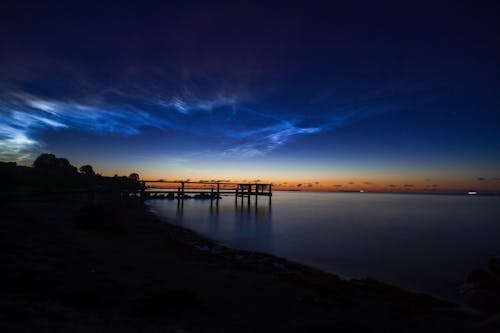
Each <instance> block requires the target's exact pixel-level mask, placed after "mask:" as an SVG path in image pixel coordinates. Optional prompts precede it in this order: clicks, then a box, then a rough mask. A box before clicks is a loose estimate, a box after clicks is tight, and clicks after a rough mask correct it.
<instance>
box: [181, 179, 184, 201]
mask: <svg viewBox="0 0 500 333" xmlns="http://www.w3.org/2000/svg"><path fill="white" fill-rule="evenodd" d="M181 194H182V201H184V182H181Z"/></svg>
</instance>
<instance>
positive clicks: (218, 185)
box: [216, 184, 220, 206]
mask: <svg viewBox="0 0 500 333" xmlns="http://www.w3.org/2000/svg"><path fill="white" fill-rule="evenodd" d="M219 193H220V184H217V201H216V203H217V206H219Z"/></svg>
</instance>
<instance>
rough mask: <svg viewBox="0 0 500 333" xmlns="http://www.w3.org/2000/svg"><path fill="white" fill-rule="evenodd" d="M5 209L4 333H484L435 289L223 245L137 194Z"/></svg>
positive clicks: (1, 250)
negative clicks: (341, 274) (345, 276)
mask: <svg viewBox="0 0 500 333" xmlns="http://www.w3.org/2000/svg"><path fill="white" fill-rule="evenodd" d="M0 208H1V213H0V221H1V222H0V265H1V274H0V293H1V294H0V331H1V332H108V331H119V332H264V331H265V332H322V331H328V332H481V331H484V330H486V329H485V328H484V327H482V326H480V323H481V322H482V320H483V318H481V317H479V316H476V315H472V314H471V313H469V312H467V311H463V310H460V309H459V308H458V307H456V306H454V305H452V304H448V303H445V302H442V301H438V300H436V299H434V298H432V297H430V296H426V295H422V294H414V293H410V292H407V291H404V290H400V289H397V288H393V287H390V286H387V285H383V284H380V283H377V282H375V281H371V280H363V281H361V280H357V281H352V280H351V281H345V280H341V279H339V278H337V277H336V276H334V275H331V274H326V273H323V272H320V271H317V270H314V269H311V268H307V267H304V266H302V265H298V264H294V263H291V262H288V261H285V260H282V259H279V258H276V257H273V256H269V255H264V254H259V253H251V252H245V251H237V250H232V249H228V248H226V247H223V246H220V245H217V244H215V243H213V242H210V241H208V240H206V239H203V238H202V237H199V236H197V235H196V234H194V233H192V232H189V231H186V230H184V229H181V228H178V227H174V226H171V225H167V224H165V223H163V222H161V221H159V220H158V219H157V218H156V217H155V216H153V215H152V214H150V213H149V212H148V211H147V208H146V207H145V206H144V204H143V203H142V202H140V201H139V200H132V199H126V200H110V199H101V200H99V201H98V202H97V203H95V204H93V205H90V206H89V205H87V204H86V203H85V201H84V200H83V199H77V198H73V199H68V198H64V199H63V198H47V197H45V198H43V197H38V198H33V197H32V198H24V199H15V200H13V199H11V200H3V201H2V202H1V203H0ZM486 331H488V330H486Z"/></svg>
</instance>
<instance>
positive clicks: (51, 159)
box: [33, 154, 78, 174]
mask: <svg viewBox="0 0 500 333" xmlns="http://www.w3.org/2000/svg"><path fill="white" fill-rule="evenodd" d="M33 166H34V167H35V169H37V170H41V171H44V172H51V173H52V172H57V173H64V174H76V173H77V172H78V169H77V168H76V167H74V166H72V165H71V164H70V163H69V161H68V160H67V159H66V158H57V157H56V156H55V155H54V154H41V155H40V156H38V157H37V158H36V160H35V162H33Z"/></svg>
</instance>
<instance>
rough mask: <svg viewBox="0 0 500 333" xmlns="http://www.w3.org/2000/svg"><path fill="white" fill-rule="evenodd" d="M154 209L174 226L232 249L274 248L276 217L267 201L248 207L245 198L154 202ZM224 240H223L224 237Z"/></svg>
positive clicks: (152, 206) (151, 202) (151, 205)
mask: <svg viewBox="0 0 500 333" xmlns="http://www.w3.org/2000/svg"><path fill="white" fill-rule="evenodd" d="M148 204H149V206H150V207H151V209H152V210H153V211H154V212H155V213H157V214H159V215H160V216H166V217H168V218H169V219H170V222H172V223H174V224H178V225H183V226H186V227H188V228H191V229H193V230H195V231H197V232H200V233H201V234H204V235H206V236H208V237H210V238H214V239H217V240H222V241H224V242H226V243H227V244H228V245H231V246H235V247H238V248H243V249H248V250H258V251H268V250H269V249H270V247H271V245H272V237H273V214H272V208H271V206H270V205H268V204H267V201H265V200H260V202H258V203H256V202H255V201H254V200H252V201H251V203H250V205H248V203H247V198H244V201H242V200H241V198H239V197H238V198H233V197H224V198H223V199H221V200H219V203H218V204H217V200H213V201H212V202H207V201H204V200H192V199H191V200H175V201H173V200H172V201H170V200H168V201H167V200H150V201H149V202H148ZM221 236H222V237H221Z"/></svg>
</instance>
